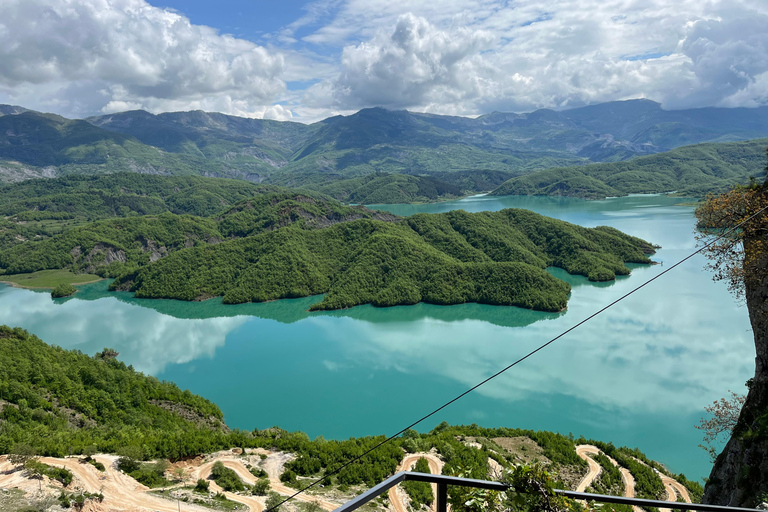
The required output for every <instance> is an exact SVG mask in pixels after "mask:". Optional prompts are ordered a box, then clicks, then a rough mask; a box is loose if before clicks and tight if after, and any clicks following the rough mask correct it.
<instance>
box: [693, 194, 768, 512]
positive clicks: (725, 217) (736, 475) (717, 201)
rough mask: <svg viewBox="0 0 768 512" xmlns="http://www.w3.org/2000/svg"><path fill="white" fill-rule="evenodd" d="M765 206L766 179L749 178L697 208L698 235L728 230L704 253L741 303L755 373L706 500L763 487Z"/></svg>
mask: <svg viewBox="0 0 768 512" xmlns="http://www.w3.org/2000/svg"><path fill="white" fill-rule="evenodd" d="M767 206H768V185H767V184H766V183H763V184H762V185H758V184H757V183H753V184H751V185H749V186H746V187H736V188H734V189H733V190H731V191H730V192H726V193H725V194H722V195H720V196H708V197H707V200H706V201H705V202H704V204H703V205H702V206H701V207H699V208H698V209H697V210H696V217H697V219H698V226H699V228H700V229H702V230H703V232H702V235H701V237H702V238H709V239H711V237H712V236H713V235H714V234H718V233H719V234H723V235H725V234H726V233H727V236H723V237H722V238H720V239H717V240H715V241H714V243H713V244H712V245H711V246H709V247H708V248H707V249H706V250H705V254H706V256H707V257H709V259H710V268H712V269H713V270H714V271H715V279H721V280H726V282H727V283H728V285H729V288H730V289H731V291H733V292H734V293H735V294H736V295H737V297H738V298H739V299H742V300H743V301H744V302H745V303H746V305H747V309H748V311H749V320H750V323H751V325H752V332H753V334H754V338H755V353H756V357H755V376H754V378H753V379H751V381H750V382H751V384H750V386H749V392H748V393H747V397H746V399H745V401H744V405H743V407H742V409H741V412H740V413H739V416H738V419H737V421H736V424H735V426H734V427H733V429H732V435H731V439H730V440H729V441H728V443H727V444H726V446H725V449H724V450H723V452H722V453H721V454H720V455H719V456H718V457H717V459H716V460H715V465H714V467H713V468H712V473H711V474H710V477H709V480H708V482H707V486H706V488H705V490H704V496H703V501H704V502H705V503H715V504H722V505H730V506H741V507H754V506H756V505H758V504H759V503H760V501H759V500H760V496H761V495H762V494H763V493H765V492H768V475H765V474H764V472H761V471H760V470H759V468H758V464H756V462H755V461H759V460H763V459H766V458H768V429H766V427H765V426H766V425H768V210H763V209H764V208H766V207H767ZM748 219H749V220H748ZM745 221H746V222H745ZM742 222H744V224H742ZM737 226H739V227H738V228H736V227H737ZM734 228H736V229H734Z"/></svg>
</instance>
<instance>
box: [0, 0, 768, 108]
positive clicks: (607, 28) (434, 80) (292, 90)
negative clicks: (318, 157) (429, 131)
mask: <svg viewBox="0 0 768 512" xmlns="http://www.w3.org/2000/svg"><path fill="white" fill-rule="evenodd" d="M304 10H305V14H304V15H303V16H302V17H300V18H299V19H297V20H296V21H294V22H293V23H290V24H288V25H287V26H285V27H282V28H279V27H273V30H274V32H272V33H270V34H266V35H264V41H269V43H270V44H272V45H275V46H272V47H269V48H266V47H264V46H261V45H259V44H255V43H253V42H251V41H246V40H244V39H238V38H235V37H232V36H229V35H224V34H220V33H219V32H218V31H217V30H216V29H214V28H210V27H206V26H201V25H194V24H192V23H191V22H190V21H189V19H187V18H186V17H185V16H184V15H183V14H179V13H176V12H171V11H168V10H164V9H159V8H156V7H153V6H151V5H149V4H148V3H146V1H145V0H5V1H3V2H0V102H2V103H16V104H21V105H24V106H27V107H30V108H35V109H38V110H50V111H54V112H57V113H61V114H64V115H68V116H75V117H78V116H84V115H90V114H96V113H100V112H104V113H109V112H115V111H120V110H126V109H136V108H144V109H147V110H150V111H153V112H161V111H172V110H190V109H202V110H209V111H219V112H225V113H229V114H235V115H240V116H246V117H265V118H271V119H282V120H285V119H291V118H296V117H295V116H298V118H299V119H300V120H302V121H314V120H318V119H320V118H322V117H325V116H328V115H334V114H339V113H342V114H346V113H350V112H352V111H354V110H357V109H359V108H362V107H368V106H384V107H389V108H397V109H399V108H407V109H411V110H416V111H429V112H435V113H444V114H460V115H474V114H480V113H484V112H489V111H492V110H501V111H517V112H521V111H530V110H534V109H537V108H567V107H575V106H581V105H586V104H593V103H599V102H605V101H612V100H622V99H630V98H650V99H653V100H656V101H659V102H661V103H662V105H663V106H664V107H665V108H673V109H674V108H691V107H702V106H725V107H736V106H745V107H755V106H760V105H766V104H768V51H767V50H768V32H766V31H765V30H764V27H765V26H768V4H766V3H765V1H764V0H713V1H711V2H700V1H698V0H679V1H677V2H674V3H671V2H669V1H668V0H646V1H644V2H637V1H636V0H616V1H614V2H608V3H607V2H604V1H602V0H557V1H554V0H516V1H515V2H514V3H510V2H501V1H500V0H431V1H430V2H412V1H408V0H316V1H314V2H309V3H308V4H307V5H306V7H305V9H304Z"/></svg>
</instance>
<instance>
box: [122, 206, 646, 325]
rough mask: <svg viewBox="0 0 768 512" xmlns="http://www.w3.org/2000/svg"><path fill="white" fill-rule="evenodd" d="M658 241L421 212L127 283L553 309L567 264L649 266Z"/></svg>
mask: <svg viewBox="0 0 768 512" xmlns="http://www.w3.org/2000/svg"><path fill="white" fill-rule="evenodd" d="M650 252H653V248H652V247H651V246H650V244H648V243H647V242H644V241H642V240H639V239H637V238H633V237H629V236H627V235H624V234H623V233H620V232H619V231H617V230H614V229H611V228H594V229H587V228H582V227H579V226H575V225H573V224H569V223H566V222H562V221H558V220H555V219H549V218H546V217H543V216H541V215H538V214H535V213H532V212H528V211H525V210H512V209H510V210H502V211H501V212H494V213H489V212H484V213H475V214H470V213H466V212H463V211H457V212H449V213H445V214H420V215H415V216H413V217H409V218H407V219H405V220H403V221H402V222H399V223H385V222H381V221H377V220H368V219H361V220H355V221H349V222H344V223H341V224H337V225H334V226H331V227H328V228H325V229H320V230H312V231H307V230H301V229H299V228H298V227H297V226H290V227H287V228H283V229H279V230H275V231H271V232H266V233H262V234H259V235H256V236H251V237H247V238H243V239H238V240H233V241H226V242H222V243H221V244H217V245H208V246H199V247H195V248H190V249H183V250H179V251H177V252H174V253H172V254H170V255H169V256H168V257H166V258H163V259H161V260H158V261H156V262H154V263H151V264H149V265H146V266H143V267H141V268H140V269H139V270H138V271H136V272H132V273H130V274H127V275H124V276H121V277H120V278H118V279H117V280H116V281H115V282H114V283H113V286H114V287H115V288H119V289H130V290H131V291H134V292H135V294H136V296H137V297H144V298H150V297H151V298H174V299H181V300H200V299H205V298H209V297H215V296H223V300H224V302H225V303H242V302H251V301H253V302H262V301H266V300H274V299H280V298H291V297H304V296H309V295H315V294H320V293H327V296H326V297H325V298H323V299H322V300H321V301H320V302H318V303H317V304H315V305H313V306H312V309H341V308H348V307H353V306H356V305H359V304H368V303H371V304H373V305H375V306H393V305H398V304H415V303H417V302H428V303H434V304H459V303H464V302H480V303H486V304H498V305H514V306H520V307H525V308H531V309H537V310H542V311H559V310H562V309H563V308H565V306H566V304H567V301H568V294H569V292H570V287H569V286H568V285H567V284H566V283H565V282H562V281H560V280H558V279H556V278H554V277H553V276H551V275H550V274H549V273H547V272H546V271H545V268H546V267H548V266H558V267H561V268H564V269H565V270H567V271H568V272H570V273H573V274H581V275H585V276H587V277H588V278H589V279H591V280H597V281H607V280H611V279H614V278H615V276H616V275H617V274H628V273H629V270H628V269H627V268H626V266H625V265H624V263H625V262H636V263H649V262H650V260H649V259H648V257H647V256H646V254H647V253H650Z"/></svg>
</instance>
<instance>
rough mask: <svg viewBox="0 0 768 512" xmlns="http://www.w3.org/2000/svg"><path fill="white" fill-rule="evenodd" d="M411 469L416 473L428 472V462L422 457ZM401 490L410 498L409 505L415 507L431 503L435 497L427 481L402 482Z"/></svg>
mask: <svg viewBox="0 0 768 512" xmlns="http://www.w3.org/2000/svg"><path fill="white" fill-rule="evenodd" d="M413 470H414V471H416V472H417V473H429V472H430V471H429V462H427V459H425V458H424V457H422V458H420V459H419V460H418V461H417V462H416V466H415V467H414V468H413ZM403 490H404V491H405V492H406V494H408V496H409V497H410V498H411V506H412V507H413V508H415V509H419V508H421V506H422V505H431V504H432V502H433V501H434V499H435V495H434V494H433V493H432V486H431V485H429V484H428V483H427V482H413V481H407V482H403Z"/></svg>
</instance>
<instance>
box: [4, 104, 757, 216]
mask: <svg viewBox="0 0 768 512" xmlns="http://www.w3.org/2000/svg"><path fill="white" fill-rule="evenodd" d="M764 111H765V108H757V109H691V110H679V111H666V110H663V109H661V107H660V105H659V104H657V103H654V102H651V101H647V100H631V101H623V102H611V103H606V104H602V105H595V106H591V107H584V108H576V109H572V110H565V111H560V112H556V111H552V110H538V111H535V112H531V113H527V114H512V113H499V112H494V113H491V114H487V115H483V116H480V117H478V118H476V119H470V118H464V117H452V116H438V115H432V114H419V113H413V112H407V111H390V110H386V109H381V108H369V109H363V110H361V111H359V112H357V113H355V114H352V115H349V116H336V117H331V118H328V119H325V120H323V121H320V122H318V123H314V124H312V125H303V124H300V123H291V122H278V121H268V120H260V119H245V118H239V117H235V116H228V115H224V114H217V113H208V112H199V111H196V112H174V113H165V114H159V115H153V114H150V113H147V112H144V111H131V112H122V113H116V114H109V115H105V116H100V117H95V118H89V119H88V120H70V119H65V118H62V117H60V116H56V115H51V114H41V113H39V112H34V111H29V110H26V109H23V108H17V107H8V106H6V108H3V109H0V180H2V181H19V180H24V179H29V178H33V177H37V178H40V177H49V178H50V177H55V176H62V175H69V174H91V175H92V174H104V173H114V172H121V171H134V172H141V173H147V174H162V175H203V176H209V177H230V178H238V179H243V180H248V181H253V182H265V183H271V184H276V185H281V186H288V187H303V188H313V189H316V190H323V191H325V192H327V193H329V194H331V195H333V197H336V198H337V199H340V200H343V201H347V202H357V203H385V202H393V201H396V202H420V201H433V200H436V199H440V198H451V197H455V196H457V195H466V194H472V193H477V192H486V191H488V190H491V189H492V188H494V187H495V186H498V185H499V184H500V178H502V177H503V178H506V179H509V178H514V177H516V176H522V175H524V174H528V173H530V172H532V171H537V170H542V169H547V168H552V167H562V166H570V165H583V164H588V163H591V162H618V161H623V160H628V159H632V158H634V157H637V156H639V155H649V154H653V153H658V152H663V151H667V150H669V149H672V148H676V147H679V146H681V145H685V144H695V143H699V142H725V141H734V140H744V139H750V138H758V137H765V136H766V135H768V122H766V121H765V120H766V119H768V116H765V115H764V114H765V112H764ZM457 174H459V175H457ZM474 174H477V175H478V176H473V175H474ZM400 175H406V176H400ZM371 176H373V177H372V178H371ZM683 185H686V186H687V185H688V184H687V183H683ZM579 187H580V186H579ZM579 187H577V188H579ZM606 190H607V189H606Z"/></svg>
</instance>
